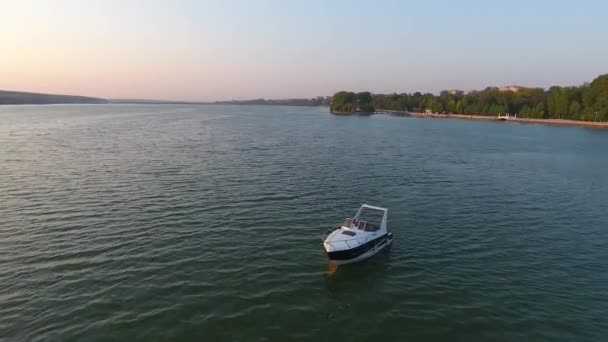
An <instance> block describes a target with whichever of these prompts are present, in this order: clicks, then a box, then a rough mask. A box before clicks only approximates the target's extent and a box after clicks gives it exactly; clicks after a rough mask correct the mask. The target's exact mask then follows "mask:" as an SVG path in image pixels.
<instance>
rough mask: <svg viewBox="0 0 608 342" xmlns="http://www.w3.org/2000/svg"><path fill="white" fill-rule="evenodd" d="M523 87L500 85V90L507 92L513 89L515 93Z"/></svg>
mask: <svg viewBox="0 0 608 342" xmlns="http://www.w3.org/2000/svg"><path fill="white" fill-rule="evenodd" d="M522 88H523V87H520V86H516V85H508V86H505V87H500V88H499V89H498V90H500V91H502V92H507V91H511V92H514V93H517V92H518V91H520V90H521V89H522Z"/></svg>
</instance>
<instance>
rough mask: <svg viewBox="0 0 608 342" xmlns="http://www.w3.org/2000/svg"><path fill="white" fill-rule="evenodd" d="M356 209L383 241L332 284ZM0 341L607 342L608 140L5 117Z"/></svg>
mask: <svg viewBox="0 0 608 342" xmlns="http://www.w3.org/2000/svg"><path fill="white" fill-rule="evenodd" d="M362 202H367V203H370V204H375V205H380V206H385V207H388V208H389V210H390V211H389V229H391V230H392V231H393V233H394V236H395V238H394V241H393V246H392V247H391V249H390V250H389V251H387V253H383V254H382V255H378V256H377V257H375V258H374V259H371V260H369V261H367V262H364V263H361V264H357V265H351V266H345V267H340V268H339V269H338V270H337V271H336V272H335V273H333V274H328V273H327V263H326V259H325V256H324V255H323V254H322V251H321V246H320V240H319V235H320V234H321V233H322V231H323V228H324V227H326V226H329V225H332V224H335V223H337V222H339V221H341V220H342V219H343V218H344V217H345V216H348V215H352V214H353V213H354V211H355V210H356V209H357V208H358V206H359V205H360V204H361V203H362ZM0 218H1V219H0V284H1V287H0V340H6V341H154V340H159V341H161V340H162V341H166V340H171V341H285V340H302V341H324V340H334V341H372V340H378V341H380V340H383V341H404V340H410V341H412V340H424V341H442V340H443V341H475V340H505V341H522V340H535V341H537V340H552V341H575V340H576V341H586V340H588V341H602V340H606V339H607V338H608V131H603V130H594V129H585V128H575V127H552V126H543V125H522V124H514V123H497V122H496V123H495V122H475V121H471V122H468V121H458V120H434V119H418V118H398V117H391V116H384V115H378V116H373V117H336V116H332V115H329V114H327V112H326V111H325V110H323V109H319V108H297V107H245V106H242V107H238V106H192V107H188V106H126V105H124V106H123V105H112V106H106V105H97V106H95V105H92V106H24V107H12V106H8V107H0Z"/></svg>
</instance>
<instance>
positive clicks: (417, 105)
mask: <svg viewBox="0 0 608 342" xmlns="http://www.w3.org/2000/svg"><path fill="white" fill-rule="evenodd" d="M360 94H363V96H362V97H361V96H360ZM366 94H369V93H368V92H365V93H358V94H355V93H349V92H344V91H342V92H338V93H336V94H335V95H334V97H333V98H332V111H356V109H357V108H359V110H362V107H361V101H360V100H361V99H364V100H366V99H367V95H366ZM370 97H371V100H370V101H369V102H368V103H366V104H365V105H366V106H367V107H366V109H372V108H374V107H375V108H378V109H387V110H398V111H411V112H424V111H426V110H431V111H432V112H437V113H454V114H475V115H497V114H500V113H510V114H517V115H518V117H524V118H544V119H571V120H586V121H594V120H597V121H608V74H607V75H602V76H599V77H597V78H596V79H594V80H593V81H592V82H591V83H585V84H583V85H581V86H571V87H560V86H553V87H551V88H549V89H547V90H545V89H543V88H526V87H517V88H511V89H500V88H496V87H488V88H486V89H484V90H479V91H471V92H469V93H466V94H465V93H463V92H458V91H442V92H441V93H440V94H439V95H434V94H430V93H426V94H422V93H420V92H415V93H403V94H396V93H394V94H374V95H373V96H372V95H371V94H370ZM356 106H359V107H356Z"/></svg>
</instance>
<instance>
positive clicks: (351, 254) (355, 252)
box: [326, 233, 392, 260]
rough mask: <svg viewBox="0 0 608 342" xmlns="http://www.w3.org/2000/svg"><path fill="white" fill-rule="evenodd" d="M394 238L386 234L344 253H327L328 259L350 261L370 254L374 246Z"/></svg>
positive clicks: (343, 251)
mask: <svg viewBox="0 0 608 342" xmlns="http://www.w3.org/2000/svg"><path fill="white" fill-rule="evenodd" d="M391 238H392V234H391V233H389V234H384V235H382V236H380V237H378V238H375V239H373V240H372V241H368V242H366V243H364V244H362V245H361V246H358V247H355V248H351V249H346V250H342V251H335V252H326V253H327V257H328V258H329V259H331V260H350V259H354V258H356V257H358V256H360V255H361V254H364V253H366V252H368V251H369V250H370V249H372V248H374V246H377V245H381V244H383V243H385V242H386V240H390V239H391Z"/></svg>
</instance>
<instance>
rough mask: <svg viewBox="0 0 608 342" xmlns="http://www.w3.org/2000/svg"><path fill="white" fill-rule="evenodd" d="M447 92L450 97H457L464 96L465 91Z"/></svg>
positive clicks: (451, 90) (452, 90) (453, 90)
mask: <svg viewBox="0 0 608 342" xmlns="http://www.w3.org/2000/svg"><path fill="white" fill-rule="evenodd" d="M446 92H447V93H448V94H450V95H456V96H462V95H464V90H458V89H450V90H446Z"/></svg>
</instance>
